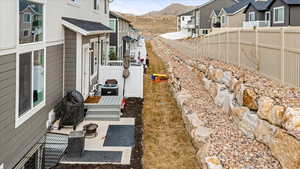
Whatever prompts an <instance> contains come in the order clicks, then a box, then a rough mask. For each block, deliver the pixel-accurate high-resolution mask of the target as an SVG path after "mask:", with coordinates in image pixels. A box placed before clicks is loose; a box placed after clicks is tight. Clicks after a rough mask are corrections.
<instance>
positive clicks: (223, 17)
mask: <svg viewBox="0 0 300 169" xmlns="http://www.w3.org/2000/svg"><path fill="white" fill-rule="evenodd" d="M221 21H222V24H225V23H226V16H225V15H223V16H221Z"/></svg>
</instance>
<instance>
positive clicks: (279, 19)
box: [273, 6, 284, 23]
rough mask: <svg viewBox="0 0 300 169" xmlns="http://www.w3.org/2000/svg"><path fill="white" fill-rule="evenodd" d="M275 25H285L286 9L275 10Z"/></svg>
mask: <svg viewBox="0 0 300 169" xmlns="http://www.w3.org/2000/svg"><path fill="white" fill-rule="evenodd" d="M273 15H274V16H273V18H274V23H284V7H283V6H282V7H278V8H274V10H273Z"/></svg>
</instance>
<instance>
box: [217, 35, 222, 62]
mask: <svg viewBox="0 0 300 169" xmlns="http://www.w3.org/2000/svg"><path fill="white" fill-rule="evenodd" d="M217 57H218V60H221V35H220V33H219V32H218V56H217Z"/></svg>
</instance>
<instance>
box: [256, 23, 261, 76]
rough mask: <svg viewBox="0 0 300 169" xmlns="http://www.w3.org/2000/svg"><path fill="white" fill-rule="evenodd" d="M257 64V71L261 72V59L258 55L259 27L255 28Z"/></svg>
mask: <svg viewBox="0 0 300 169" xmlns="http://www.w3.org/2000/svg"><path fill="white" fill-rule="evenodd" d="M255 61H256V62H255V64H256V71H258V72H259V69H260V59H259V56H258V28H256V29H255Z"/></svg>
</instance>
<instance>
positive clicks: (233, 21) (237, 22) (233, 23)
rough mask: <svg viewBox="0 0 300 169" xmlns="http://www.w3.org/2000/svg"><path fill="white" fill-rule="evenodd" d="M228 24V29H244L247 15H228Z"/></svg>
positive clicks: (239, 13) (240, 13)
mask: <svg viewBox="0 0 300 169" xmlns="http://www.w3.org/2000/svg"><path fill="white" fill-rule="evenodd" d="M227 18H228V22H227V25H226V27H243V22H244V21H245V14H244V13H243V12H242V11H240V12H238V13H237V14H235V15H228V17H227Z"/></svg>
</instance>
